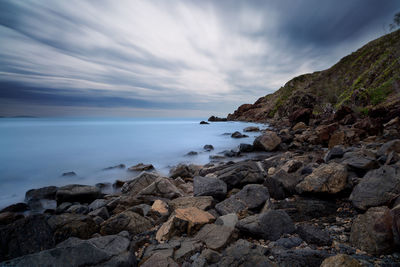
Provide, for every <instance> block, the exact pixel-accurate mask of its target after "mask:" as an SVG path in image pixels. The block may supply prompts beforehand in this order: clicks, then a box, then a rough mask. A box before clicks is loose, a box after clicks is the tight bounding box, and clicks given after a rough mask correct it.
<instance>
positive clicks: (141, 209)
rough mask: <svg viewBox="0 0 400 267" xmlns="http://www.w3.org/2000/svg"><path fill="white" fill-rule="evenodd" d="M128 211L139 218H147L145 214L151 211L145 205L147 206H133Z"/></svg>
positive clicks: (148, 206)
mask: <svg viewBox="0 0 400 267" xmlns="http://www.w3.org/2000/svg"><path fill="white" fill-rule="evenodd" d="M130 210H131V211H133V212H135V213H137V214H139V215H141V216H147V214H148V213H149V211H150V210H151V206H150V205H147V204H139V205H136V206H133V207H132V208H131V209H130Z"/></svg>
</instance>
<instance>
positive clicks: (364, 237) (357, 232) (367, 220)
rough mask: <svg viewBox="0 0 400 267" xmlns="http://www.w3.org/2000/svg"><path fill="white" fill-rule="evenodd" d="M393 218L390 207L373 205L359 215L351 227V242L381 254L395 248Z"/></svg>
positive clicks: (364, 249) (363, 248) (365, 249)
mask: <svg viewBox="0 0 400 267" xmlns="http://www.w3.org/2000/svg"><path fill="white" fill-rule="evenodd" d="M392 227H393V218H392V215H391V213H390V210H389V208H388V207H373V208H370V209H369V210H367V212H366V213H364V214H361V215H358V216H357V218H356V219H355V220H354V222H353V225H352V227H351V233H350V243H351V244H352V245H353V246H355V247H356V248H359V249H361V250H363V251H366V252H368V253H371V254H375V255H381V254H386V253H391V252H392V251H393V249H394V238H393V232H392Z"/></svg>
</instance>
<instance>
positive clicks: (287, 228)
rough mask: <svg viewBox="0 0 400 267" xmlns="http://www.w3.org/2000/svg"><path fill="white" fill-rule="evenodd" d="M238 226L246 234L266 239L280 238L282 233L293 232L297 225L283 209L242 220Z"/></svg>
mask: <svg viewBox="0 0 400 267" xmlns="http://www.w3.org/2000/svg"><path fill="white" fill-rule="evenodd" d="M236 227H237V228H238V229H239V230H240V231H241V232H242V233H245V234H248V235H251V236H257V237H258V238H259V237H261V238H263V239H266V240H271V241H275V240H278V239H279V238H280V237H281V235H282V234H291V233H293V232H294V231H295V226H294V224H293V221H292V219H291V218H290V217H289V215H288V214H287V213H286V212H285V211H283V210H270V211H267V212H265V213H261V214H257V215H252V216H249V217H246V218H244V219H242V220H240V221H239V222H238V223H237V225H236Z"/></svg>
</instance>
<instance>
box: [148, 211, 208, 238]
mask: <svg viewBox="0 0 400 267" xmlns="http://www.w3.org/2000/svg"><path fill="white" fill-rule="evenodd" d="M214 220H215V218H214V216H212V215H211V214H210V213H208V212H206V211H203V210H200V209H198V208H185V209H176V210H175V212H174V214H172V215H171V217H170V218H169V219H168V221H166V222H165V223H164V224H163V225H162V226H161V227H160V229H158V231H157V234H156V239H157V240H158V241H159V242H160V241H163V240H168V239H170V238H171V237H172V236H175V235H180V234H182V233H187V234H189V235H191V234H192V233H193V232H195V231H196V230H198V229H199V228H200V227H201V226H203V225H204V224H206V223H210V222H212V221H214Z"/></svg>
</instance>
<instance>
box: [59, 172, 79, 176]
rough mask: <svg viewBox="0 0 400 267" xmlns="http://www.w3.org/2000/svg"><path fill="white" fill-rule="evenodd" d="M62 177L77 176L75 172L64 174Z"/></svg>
mask: <svg viewBox="0 0 400 267" xmlns="http://www.w3.org/2000/svg"><path fill="white" fill-rule="evenodd" d="M61 176H76V173H75V172H64V173H63V174H62V175H61Z"/></svg>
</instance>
